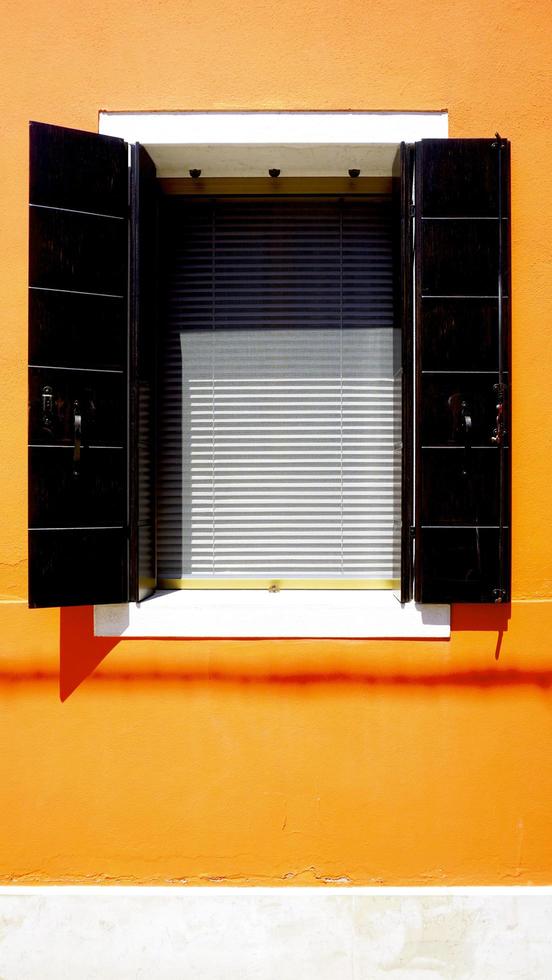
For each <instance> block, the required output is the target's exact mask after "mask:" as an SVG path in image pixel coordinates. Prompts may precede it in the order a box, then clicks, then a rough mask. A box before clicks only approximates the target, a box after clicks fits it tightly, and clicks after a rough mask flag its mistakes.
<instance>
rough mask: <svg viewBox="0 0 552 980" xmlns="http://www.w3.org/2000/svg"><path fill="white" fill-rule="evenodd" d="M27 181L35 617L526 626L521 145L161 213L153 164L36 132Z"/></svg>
mask: <svg viewBox="0 0 552 980" xmlns="http://www.w3.org/2000/svg"><path fill="white" fill-rule="evenodd" d="M30 176H31V180H30V188H31V193H30V205H31V207H30V278H29V286H30V290H29V293H30V299H29V311H30V314H29V316H30V329H29V376H30V381H29V391H30V401H29V515H30V516H29V603H30V605H32V606H48V605H74V604H102V603H121V602H129V601H138V600H140V599H143V598H145V597H146V596H147V595H149V594H151V593H152V592H153V591H154V590H155V589H156V587H158V585H159V586H160V587H161V588H163V587H165V588H174V587H175V586H176V585H178V586H181V585H182V584H188V585H189V584H190V583H192V584H193V581H194V579H195V580H196V581H200V582H201V581H203V582H204V580H205V579H210V580H211V581H212V582H217V581H218V582H219V583H220V582H221V581H222V582H224V584H225V586H226V587H228V586H230V587H232V584H233V583H234V585H236V584H238V582H241V583H243V582H244V581H245V584H246V585H247V586H248V587H255V584H256V585H257V586H259V587H263V588H270V587H272V586H275V587H280V585H281V584H283V585H284V586H285V585H286V584H287V585H288V586H291V587H292V588H293V587H294V588H298V589H304V588H312V586H313V583H314V584H316V581H317V580H318V582H324V583H326V588H327V587H328V583H331V586H330V587H339V584H340V581H341V583H342V587H344V588H352V587H355V583H356V587H357V588H358V586H359V585H360V586H361V587H363V588H366V587H370V584H372V587H373V586H376V587H380V588H381V587H382V586H385V585H387V586H394V585H396V584H398V580H399V579H400V582H401V598H402V600H403V601H408V600H409V599H411V598H412V597H414V598H415V599H416V600H417V601H418V602H424V603H426V602H427V603H441V602H442V603H448V602H464V601H469V602H497V601H498V602H500V601H506V600H507V599H508V598H509V590H510V586H509V578H510V569H509V565H510V563H509V553H510V546H509V536H510V520H509V513H510V505H509V486H510V481H509V449H508V432H509V398H508V392H509V214H510V210H509V144H508V143H507V141H505V140H502V139H500V138H498V137H497V138H495V139H491V140H423V141H421V142H420V143H417V144H415V145H403V147H402V149H401V154H400V165H399V168H398V171H397V176H396V178H395V180H394V183H393V187H391V186H390V187H389V188H388V192H385V193H381V187H380V188H379V193H374V191H373V189H372V192H371V193H368V192H367V193H364V194H362V193H358V191H357V192H356V193H354V194H352V195H349V194H347V193H338V194H335V193H334V194H332V193H320V191H318V192H317V193H316V194H309V193H308V188H307V193H306V194H305V193H303V194H302V195H299V196H297V194H293V195H290V196H289V197H287V196H279V197H278V198H277V199H274V198H273V197H269V196H267V195H266V194H262V193H256V194H255V195H253V196H247V197H244V196H243V195H242V196H236V195H235V193H234V194H232V195H230V196H229V195H227V194H226V195H218V196H216V197H215V196H213V194H209V195H207V196H203V197H201V196H199V197H192V196H175V195H170V196H169V197H165V198H164V197H163V193H162V191H161V184H162V182H160V181H159V180H158V179H157V177H156V173H155V166H154V164H153V162H152V160H151V158H150V157H149V155H148V153H147V152H146V150H145V149H144V148H143V147H141V146H139V145H137V144H134V145H133V146H132V147H131V153H130V169H129V168H128V146H127V144H126V143H125V142H124V141H123V140H120V139H116V138H114V137H109V136H103V135H96V134H90V133H81V132H76V131H74V130H67V129H62V128H59V127H53V126H46V125H43V124H38V123H33V124H31V175H30ZM350 183H351V181H349V184H350ZM357 186H358V185H357ZM303 190H304V189H303ZM240 243H241V244H240ZM244 243H245V244H244ZM240 249H241V252H240V251H239V250H240ZM263 276H264V279H263V282H262V283H261V282H260V278H259V277H263ZM267 282H269V283H270V282H271V283H272V287H271V288H270V289H267V285H266V284H267ZM159 338H163V340H162V341H161V342H160V340H159ZM175 344H176V350H175V349H174V345H175ZM158 355H159V356H158ZM156 362H158V363H156ZM401 430H402V432H401ZM192 532H193V533H192ZM158 559H159V562H158ZM158 564H159V569H158Z"/></svg>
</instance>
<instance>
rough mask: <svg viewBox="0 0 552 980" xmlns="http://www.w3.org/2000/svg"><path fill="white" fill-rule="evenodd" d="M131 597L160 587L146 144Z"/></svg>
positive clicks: (141, 164)
mask: <svg viewBox="0 0 552 980" xmlns="http://www.w3.org/2000/svg"><path fill="white" fill-rule="evenodd" d="M131 162H132V166H131V174H132V177H131V253H130V262H131V277H130V281H131V297H130V351H129V355H130V356H129V364H130V385H129V412H130V414H129V422H130V426H129V438H130V460H131V465H130V469H129V481H130V495H129V500H130V598H131V599H132V600H133V601H136V602H138V601H140V600H141V599H145V598H146V596H148V595H151V593H152V592H153V591H154V590H155V585H156V580H157V572H156V541H155V537H156V535H155V525H156V506H155V484H156V479H155V446H154V437H155V401H156V399H155V387H156V386H155V380H156V359H157V358H156V335H157V329H156V327H157V278H158V277H157V244H158V187H157V180H156V171H155V165H154V163H153V161H152V159H151V157H150V156H149V155H148V153H147V152H146V150H145V149H144V147H143V146H140V145H139V144H138V143H137V144H136V145H135V146H132V147H131Z"/></svg>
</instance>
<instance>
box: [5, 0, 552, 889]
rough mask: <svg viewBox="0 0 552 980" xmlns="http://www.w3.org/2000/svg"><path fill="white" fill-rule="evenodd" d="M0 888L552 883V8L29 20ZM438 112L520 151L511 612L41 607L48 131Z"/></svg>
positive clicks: (19, 148)
mask: <svg viewBox="0 0 552 980" xmlns="http://www.w3.org/2000/svg"><path fill="white" fill-rule="evenodd" d="M2 21H3V34H4V42H3V46H2V58H1V59H0V74H1V84H0V126H1V137H0V155H1V164H2V166H1V173H2V183H1V188H0V194H1V203H0V225H1V228H2V262H1V263H0V280H1V290H0V295H1V297H2V305H1V336H2V339H1V344H0V460H1V461H2V508H1V532H0V689H1V698H2V701H1V710H0V744H1V746H2V752H1V755H0V775H1V781H0V792H1V794H2V799H1V806H0V879H1V880H2V881H8V882H11V881H16V882H22V881H25V882H38V883H48V882H54V881H65V882H72V881H82V882H94V881H107V882H113V881H120V882H153V883H164V882H172V881H175V882H176V881H188V882H193V883H198V882H206V883H208V882H223V883H224V882H231V883H243V884H279V883H290V884H293V883H298V884H303V883H307V884H310V883H316V882H320V883H324V882H328V881H331V880H335V879H337V880H339V881H341V880H346V881H350V882H352V883H355V884H369V883H380V882H381V883H385V884H400V883H409V884H426V883H427V884H430V883H440V884H453V883H472V884H493V883H508V882H516V883H530V882H533V883H549V882H551V881H552V834H551V833H550V826H551V825H552V766H551V765H550V753H551V749H552V695H551V689H550V688H551V684H552V640H551V636H552V548H551V545H552V541H551V533H550V523H551V522H550V501H551V498H552V463H551V449H552V446H551V442H552V418H551V413H550V403H551V400H552V399H551V385H550V369H551V365H552V358H551V354H552V350H551V345H552V288H551V287H552V236H551V234H550V215H551V214H552V118H551V116H552V98H551V96H552V91H551V87H552V86H551V65H552V33H551V31H550V5H549V2H548V0H533V2H529V0H500V2H499V0H455V2H452V0H442V2H440V3H435V2H434V0H418V2H417V3H406V2H405V0H372V2H370V3H360V4H358V3H357V4H354V3H345V2H342V0H332V2H330V0H319V2H317V3H313V2H312V0H281V2H280V3H278V4H274V3H273V2H267V0H240V2H239V3H238V2H236V0H224V2H221V0H214V2H211V3H206V2H205V0H203V2H199V0H187V2H186V3H177V2H175V0H162V2H160V3H153V2H151V0H132V2H130V0H114V2H107V0H89V2H87V3H85V4H78V3H75V2H74V0H51V2H48V3H46V2H45V0H42V2H40V0H39V2H37V0H33V2H31V0H4V5H3V18H2ZM101 108H105V109H112V110H117V109H119V110H124V109H126V110H138V109H148V110H153V109H221V108H222V109H417V110H422V109H441V108H446V109H448V111H449V118H450V133H451V135H452V136H485V135H492V134H494V132H495V130H497V129H498V130H500V132H501V133H502V134H503V135H505V136H508V137H509V138H510V139H511V140H512V144H513V159H512V166H513V276H514V293H513V297H514V298H513V322H514V340H513V356H514V382H515V388H514V396H513V408H514V418H515V427H514V440H515V442H514V447H515V458H514V565H513V568H514V580H513V585H514V597H515V599H514V602H513V603H512V606H511V610H509V611H508V610H506V613H508V612H510V617H509V618H506V617H505V615H504V611H500V610H486V611H483V612H481V611H478V610H475V609H473V608H471V609H470V608H469V607H466V608H460V607H458V608H455V609H454V611H453V635H452V639H451V640H450V642H448V641H447V642H441V641H438V642H437V641H436V642H422V641H418V642H398V641H378V642H376V641H347V642H345V641H312V640H303V641H285V642H284V641H276V640H273V641H260V640H259V641H246V642H244V641H238V640H233V641H230V640H228V641H216V642H215V641H199V642H198V641H163V642H149V641H148V642H146V641H126V642H121V643H115V642H112V641H108V640H94V639H93V637H92V627H91V613H90V610H86V609H84V610H64V611H62V612H61V614H60V612H59V611H58V610H48V611H28V610H27V608H26V606H25V604H24V599H25V592H26V535H25V526H26V487H25V481H26V466H25V458H26V457H25V441H26V411H25V392H26V370H25V362H26V250H27V214H26V198H27V138H28V137H27V121H28V120H29V119H38V120H43V121H47V122H53V123H58V124H61V125H66V126H74V127H79V128H83V129H90V130H96V129H97V114H98V110H99V109H101Z"/></svg>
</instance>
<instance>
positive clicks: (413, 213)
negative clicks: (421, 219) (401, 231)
mask: <svg viewBox="0 0 552 980" xmlns="http://www.w3.org/2000/svg"><path fill="white" fill-rule="evenodd" d="M409 214H410V217H411V218H413V217H414V215H415V214H416V205H415V204H411V205H410V210H409Z"/></svg>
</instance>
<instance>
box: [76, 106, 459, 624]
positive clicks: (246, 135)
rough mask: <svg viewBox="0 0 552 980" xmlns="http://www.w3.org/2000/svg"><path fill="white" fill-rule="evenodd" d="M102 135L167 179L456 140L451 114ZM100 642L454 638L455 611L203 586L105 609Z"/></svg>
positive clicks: (356, 593) (321, 172) (231, 117)
mask: <svg viewBox="0 0 552 980" xmlns="http://www.w3.org/2000/svg"><path fill="white" fill-rule="evenodd" d="M99 132H100V133H102V134H104V135H110V136H119V137H122V138H123V139H125V140H126V141H127V142H128V143H141V144H142V145H143V146H145V148H146V149H147V150H148V152H149V153H150V155H151V156H152V158H153V160H154V162H155V163H156V165H157V171H158V176H160V177H177V176H188V173H189V170H190V168H192V167H198V168H200V169H201V170H202V176H205V177H217V176H219V177H220V176H239V177H245V176H259V175H263V176H266V173H267V170H268V167H269V166H276V167H279V168H280V170H281V172H282V176H284V175H285V176H302V177H308V176H341V177H343V176H345V175H346V173H347V170H348V169H349V168H350V167H358V168H359V169H360V170H361V172H362V173H363V174H364V175H370V176H389V175H391V174H392V173H393V172H394V168H396V164H397V159H398V147H399V144H400V143H401V142H402V141H404V142H408V143H411V142H416V141H417V140H421V139H428V138H441V139H446V138H447V137H448V114H447V113H446V112H444V111H442V112H422V113H420V112H408V113H403V112H238V113H236V112H154V113H149V112H130V113H127V112H101V113H100V115H99ZM94 631H95V635H96V636H119V637H213V638H215V637H244V638H245V637H317V638H318V637H320V638H322V637H329V638H332V637H334V638H341V637H343V638H386V637H389V638H391V637H396V638H406V637H412V638H427V639H438V638H441V639H446V638H448V637H449V636H450V606H448V605H424V606H422V605H420V604H418V603H414V602H410V603H406V604H401V603H400V601H399V599H398V596H397V594H396V593H395V592H393V591H375V590H367V591H364V590H358V589H339V590H337V589H336V590H331V589H317V590H314V591H310V590H304V591H291V590H290V591H287V590H283V591H281V592H268V591H266V592H265V591H261V590H256V589H236V590H232V589H224V590H222V589H215V590H211V589H194V590H186V589H184V590H181V591H176V592H164V591H159V592H156V593H155V595H153V596H152V597H151V598H149V599H146V600H145V601H143V602H141V603H128V604H126V603H125V604H117V605H108V606H96V607H95V610H94Z"/></svg>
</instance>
